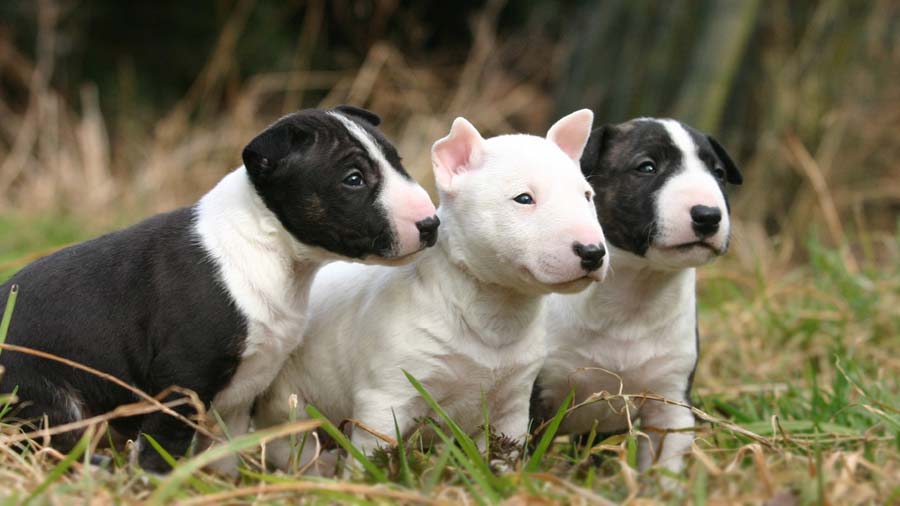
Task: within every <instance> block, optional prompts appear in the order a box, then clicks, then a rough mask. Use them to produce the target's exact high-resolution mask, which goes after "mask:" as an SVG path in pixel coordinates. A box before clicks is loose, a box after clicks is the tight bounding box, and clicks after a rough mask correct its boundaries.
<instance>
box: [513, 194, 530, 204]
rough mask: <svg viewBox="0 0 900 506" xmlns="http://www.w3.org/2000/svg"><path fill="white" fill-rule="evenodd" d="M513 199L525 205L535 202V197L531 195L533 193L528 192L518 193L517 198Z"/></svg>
mask: <svg viewBox="0 0 900 506" xmlns="http://www.w3.org/2000/svg"><path fill="white" fill-rule="evenodd" d="M513 200H515V201H516V202H517V203H519V204H523V205H532V204H534V198H533V197H532V196H531V194H528V193H522V194H519V195H516V198H514V199H513Z"/></svg>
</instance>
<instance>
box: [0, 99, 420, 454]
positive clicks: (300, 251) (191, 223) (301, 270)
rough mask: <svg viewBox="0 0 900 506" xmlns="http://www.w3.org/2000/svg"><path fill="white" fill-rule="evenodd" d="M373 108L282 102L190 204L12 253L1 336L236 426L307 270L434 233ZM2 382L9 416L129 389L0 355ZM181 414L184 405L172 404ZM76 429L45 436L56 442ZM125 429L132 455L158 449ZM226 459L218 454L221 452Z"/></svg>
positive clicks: (289, 341)
mask: <svg viewBox="0 0 900 506" xmlns="http://www.w3.org/2000/svg"><path fill="white" fill-rule="evenodd" d="M379 121H380V120H379V118H378V116H376V115H375V114H373V113H371V112H369V111H366V110H364V109H358V108H355V107H350V106H341V107H337V108H335V109H332V110H305V111H300V112H298V113H294V114H291V115H288V116H286V117H284V118H282V119H280V120H278V121H277V122H276V123H274V124H273V125H271V126H270V127H268V128H267V129H266V130H265V131H263V132H262V133H261V134H259V135H258V136H257V137H256V138H255V139H253V140H252V141H251V142H250V143H249V144H248V145H247V146H246V148H245V149H244V151H243V161H244V165H243V166H242V167H240V168H238V169H237V170H235V171H234V172H231V173H230V174H229V175H227V176H226V177H225V178H224V179H222V181H221V182H220V183H219V184H218V185H216V187H215V188H213V189H212V191H210V192H209V193H207V194H206V195H205V196H204V197H203V198H202V199H201V200H200V201H199V202H198V203H197V204H196V205H193V206H190V207H185V208H183V209H179V210H176V211H172V212H169V213H166V214H161V215H158V216H154V217H152V218H150V219H148V220H146V221H144V222H141V223H139V224H137V225H134V226H132V227H130V228H127V229H125V230H121V231H118V232H113V233H111V234H108V235H105V236H102V237H99V238H97V239H94V240H91V241H87V242H84V243H81V244H78V245H75V246H72V247H69V248H66V249H63V250H61V251H59V252H57V253H54V254H52V255H50V256H47V257H45V258H42V259H40V260H38V261H36V262H34V263H33V264H31V265H29V266H27V267H25V268H24V269H22V270H21V271H20V272H19V273H17V274H16V275H15V276H13V277H12V279H10V280H9V281H8V282H6V283H4V284H3V285H0V307H3V305H4V304H5V301H6V298H7V295H8V293H9V291H10V286H11V285H13V284H16V285H18V286H19V290H20V291H19V296H18V297H19V298H18V303H17V305H16V308H15V314H14V316H13V319H12V325H11V327H10V329H9V337H8V340H7V342H8V343H10V344H15V345H19V346H25V347H29V348H34V349H37V350H42V351H45V352H49V353H52V354H55V355H59V356H61V357H65V358H68V359H70V360H73V361H75V362H78V363H81V364H84V365H87V366H90V367H93V368H95V369H99V370H100V371H103V372H105V373H108V374H111V375H113V376H115V377H117V378H119V379H121V380H123V381H125V382H127V383H129V384H131V385H134V386H136V387H137V388H139V389H141V390H144V391H145V392H147V393H150V394H151V395H154V394H157V393H159V392H162V391H164V390H165V389H167V388H169V387H171V386H178V387H182V388H187V389H190V390H193V391H194V392H196V393H197V395H198V396H199V398H200V400H201V401H202V402H203V403H204V404H206V405H207V406H210V405H211V407H212V408H213V409H215V410H217V411H218V412H219V414H220V415H221V416H222V418H223V419H224V421H225V422H226V424H227V430H228V432H229V434H230V435H232V436H234V435H239V434H241V433H244V432H246V431H247V430H248V426H249V421H250V408H251V406H252V402H253V400H254V398H255V397H256V396H258V395H259V394H260V393H262V392H263V390H264V389H265V388H266V387H268V385H269V382H271V381H272V379H273V378H274V377H275V374H276V373H277V372H278V370H279V366H280V365H281V363H282V362H283V361H284V359H285V358H286V357H287V355H288V353H290V351H291V350H293V349H294V347H295V346H296V345H297V344H298V343H299V342H300V337H301V336H302V335H303V330H304V328H305V326H306V321H307V317H306V316H307V309H306V308H307V301H308V298H309V289H310V284H311V283H312V280H313V277H314V276H315V274H316V272H317V271H318V270H319V268H320V266H321V265H323V264H324V263H325V262H327V261H331V260H334V259H337V258H349V259H354V260H358V261H374V262H390V263H402V262H404V261H407V260H410V259H411V255H412V254H414V253H416V252H417V251H419V250H421V249H423V248H424V247H426V246H429V245H432V244H434V242H435V240H436V233H437V230H436V229H437V224H438V221H437V218H436V217H435V216H434V215H435V208H434V206H433V205H432V203H431V201H430V200H429V198H428V195H427V194H426V192H425V191H424V190H423V189H422V188H421V187H420V186H419V185H417V184H416V183H415V182H413V181H412V180H411V179H410V177H409V175H408V174H407V173H406V171H405V170H404V169H403V166H402V165H401V164H400V159H399V157H398V156H397V153H396V151H395V150H394V148H393V147H392V146H391V144H390V143H389V142H388V141H387V140H386V139H385V138H384V136H382V135H381V134H380V133H379V132H378V130H377V129H376V128H375V127H376V125H378V123H379ZM0 363H2V365H3V366H4V367H5V368H6V374H5V375H4V376H3V378H2V384H0V390H2V391H3V392H11V391H13V390H14V389H17V392H18V396H19V398H21V399H22V400H23V402H22V403H21V404H20V405H19V409H18V410H17V411H16V412H15V416H17V417H18V418H20V419H23V420H27V421H34V422H35V423H36V424H39V423H40V420H42V419H43V418H44V417H46V419H47V420H48V421H49V423H50V425H60V424H65V423H68V422H72V421H76V420H80V419H83V418H86V417H90V416H93V415H99V414H103V413H106V412H108V411H111V410H113V409H115V408H116V407H117V406H120V405H122V404H128V403H132V402H136V401H138V400H139V399H138V398H137V397H136V396H135V395H134V394H133V393H131V392H130V391H128V390H125V389H123V388H120V387H117V386H116V385H114V384H111V383H109V382H107V381H105V380H103V379H100V378H98V377H96V376H92V375H90V374H88V373H86V372H83V371H80V370H77V369H74V368H71V367H69V366H66V365H62V364H59V363H57V362H52V361H49V360H44V359H41V358H38V357H35V356H31V355H26V354H23V353H15V352H11V351H7V352H6V353H3V354H2V356H0ZM179 409H180V410H181V411H182V412H183V413H184V414H190V413H191V411H190V410H189V409H188V408H187V407H185V406H182V407H181V408H179ZM111 423H112V426H113V428H114V429H115V430H116V431H117V432H119V433H121V434H122V435H125V436H126V437H136V436H137V435H138V434H139V433H141V434H147V435H150V436H152V437H153V438H154V439H155V440H156V441H158V442H159V443H160V444H161V445H162V446H163V447H164V448H165V449H166V450H167V451H168V452H169V453H171V454H172V455H175V456H180V455H183V454H184V453H185V451H186V450H187V449H188V447H189V444H190V442H191V439H192V437H193V434H194V431H193V430H192V429H191V428H190V427H189V426H187V425H185V424H183V423H182V422H181V421H179V420H178V419H176V418H174V417H172V416H169V415H167V414H164V413H161V412H160V413H154V414H150V415H146V416H133V417H128V418H124V419H116V420H113V421H112V422H111ZM78 439H79V434H77V433H75V432H68V433H63V434H60V435H57V436H53V438H52V444H53V445H54V446H56V447H57V448H59V449H60V450H62V451H68V450H69V449H70V448H71V447H72V446H73V445H74V444H75V443H76V442H77V441H78ZM142 439H143V438H141V440H139V442H138V447H139V450H138V452H137V453H138V462H139V464H140V465H141V467H143V468H144V469H146V470H149V471H152V472H164V471H166V470H167V469H168V467H169V466H168V464H167V463H166V462H165V461H164V460H163V459H162V457H161V456H160V455H159V454H158V453H157V452H156V451H155V450H154V449H153V448H152V447H151V446H150V445H148V444H142V443H143V441H142ZM226 467H227V466H226Z"/></svg>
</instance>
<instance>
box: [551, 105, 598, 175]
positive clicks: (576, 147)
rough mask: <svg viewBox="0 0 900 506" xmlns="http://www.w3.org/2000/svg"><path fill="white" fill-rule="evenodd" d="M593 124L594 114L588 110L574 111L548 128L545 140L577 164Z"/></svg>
mask: <svg viewBox="0 0 900 506" xmlns="http://www.w3.org/2000/svg"><path fill="white" fill-rule="evenodd" d="M593 122H594V113H593V112H591V110H590V109H581V110H580V111H575V112H573V113H572V114H569V115H568V116H565V117H564V118H562V119H560V120H559V121H557V122H556V123H554V124H553V126H552V127H550V130H549V131H548V132H547V140H549V141H550V142H552V143H554V144H556V145H557V146H559V149H561V150H563V153H565V154H566V155H568V157H569V158H571V159H572V160H575V161H576V162H577V161H578V160H580V159H581V154H582V152H583V151H584V145H585V144H587V140H588V136H589V135H590V134H591V123H593Z"/></svg>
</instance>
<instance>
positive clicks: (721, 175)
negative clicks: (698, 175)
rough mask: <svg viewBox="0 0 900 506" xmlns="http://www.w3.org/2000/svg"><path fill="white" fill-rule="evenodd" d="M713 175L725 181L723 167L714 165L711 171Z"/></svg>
mask: <svg viewBox="0 0 900 506" xmlns="http://www.w3.org/2000/svg"><path fill="white" fill-rule="evenodd" d="M712 173H713V176H715V177H716V179H718V180H719V181H725V169H723V168H722V167H716V168H714V169H713V171H712Z"/></svg>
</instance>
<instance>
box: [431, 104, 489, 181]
mask: <svg viewBox="0 0 900 506" xmlns="http://www.w3.org/2000/svg"><path fill="white" fill-rule="evenodd" d="M483 143H484V139H483V138H482V137H481V134H480V133H478V130H477V129H476V128H475V127H474V126H472V124H471V123H469V122H468V121H467V120H466V119H465V118H456V119H455V120H453V125H452V126H451V127H450V133H449V134H448V135H447V136H446V137H444V138H443V139H439V140H438V141H437V142H435V143H434V145H433V146H432V147H431V164H432V166H433V168H434V181H435V183H436V184H437V187H438V189H439V190H441V191H444V192H448V191H450V186H451V182H452V181H453V177H454V176H458V175H459V174H462V173H464V172H467V171H469V170H470V169H471V168H472V166H473V165H475V164H476V163H478V161H479V160H480V158H481V152H482V149H483V148H484V146H483Z"/></svg>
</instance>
